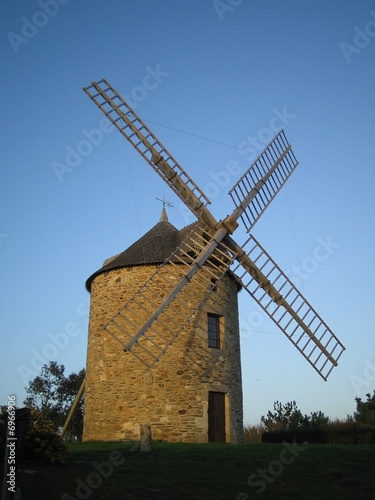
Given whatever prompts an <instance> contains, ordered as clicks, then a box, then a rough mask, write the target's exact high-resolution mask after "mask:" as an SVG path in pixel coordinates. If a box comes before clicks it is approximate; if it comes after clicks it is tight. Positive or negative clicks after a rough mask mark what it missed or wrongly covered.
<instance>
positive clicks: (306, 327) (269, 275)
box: [233, 235, 345, 380]
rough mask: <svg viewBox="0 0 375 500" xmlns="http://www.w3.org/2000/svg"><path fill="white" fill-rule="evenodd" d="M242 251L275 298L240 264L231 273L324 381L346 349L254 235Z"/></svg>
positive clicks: (259, 280)
mask: <svg viewBox="0 0 375 500" xmlns="http://www.w3.org/2000/svg"><path fill="white" fill-rule="evenodd" d="M243 249H244V251H245V252H246V254H247V256H248V257H249V258H250V259H251V261H252V262H253V263H254V264H255V265H256V266H257V267H258V269H259V270H260V271H261V272H262V275H263V280H265V281H266V283H267V285H268V287H272V289H273V290H274V291H276V293H277V294H278V296H277V295H274V297H273V298H271V297H270V294H269V288H268V290H267V286H266V285H263V286H262V284H261V283H262V280H261V279H259V277H258V279H257V277H256V276H252V275H251V274H250V273H249V272H247V271H246V270H245V269H244V268H243V267H242V270H241V265H240V264H237V265H236V266H235V267H234V269H233V272H234V273H235V274H236V275H237V276H238V277H239V278H240V280H241V282H242V285H243V287H244V288H245V290H246V291H247V292H248V293H249V294H250V295H251V296H252V297H253V299H254V300H255V301H256V302H257V303H258V304H259V305H260V307H261V308H262V309H263V311H265V312H266V313H267V315H268V316H269V317H270V318H271V319H272V321H273V322H274V323H276V325H277V326H278V327H279V328H280V329H281V331H282V332H283V333H284V334H285V335H286V336H287V337H288V339H289V340H290V341H291V342H292V344H294V346H295V347H296V348H297V349H298V350H299V352H300V353H301V354H302V355H303V356H304V358H305V359H307V361H308V362H309V363H310V364H311V365H312V367H313V368H314V369H315V370H316V371H317V372H318V373H319V375H321V377H322V378H323V379H324V380H327V378H328V376H329V374H330V373H331V371H332V369H333V368H334V367H335V366H337V362H338V360H339V358H340V357H341V355H342V353H343V351H344V350H345V347H344V346H343V344H342V343H341V342H340V340H339V339H338V338H337V337H336V335H334V333H333V332H332V330H331V329H330V328H329V327H328V326H327V324H326V323H325V322H324V321H323V320H322V319H321V317H320V316H319V315H318V313H317V312H316V311H315V310H314V309H313V308H312V306H311V305H310V304H309V303H308V301H307V300H306V299H305V298H304V297H303V296H302V295H301V293H300V292H299V291H298V290H297V288H296V287H295V286H294V284H293V283H292V282H291V280H290V279H289V278H288V277H287V276H286V274H285V273H284V272H283V271H282V270H281V269H280V267H279V266H278V265H277V264H276V262H275V261H274V260H273V259H272V258H271V257H270V256H269V254H268V253H267V252H266V251H265V250H264V248H263V247H262V246H261V245H260V244H259V243H258V242H257V240H256V239H255V238H254V236H252V235H251V236H250V237H249V238H248V240H247V241H246V242H245V244H244V245H243Z"/></svg>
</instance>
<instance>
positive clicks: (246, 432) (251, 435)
mask: <svg viewBox="0 0 375 500" xmlns="http://www.w3.org/2000/svg"><path fill="white" fill-rule="evenodd" d="M263 432H264V427H263V425H261V424H258V425H245V427H244V429H243V440H244V443H253V444H255V443H261V442H262V433H263Z"/></svg>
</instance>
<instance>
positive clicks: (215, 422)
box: [208, 392, 225, 443]
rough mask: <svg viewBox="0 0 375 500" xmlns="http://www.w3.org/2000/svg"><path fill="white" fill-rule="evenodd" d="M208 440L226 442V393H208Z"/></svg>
mask: <svg viewBox="0 0 375 500" xmlns="http://www.w3.org/2000/svg"><path fill="white" fill-rule="evenodd" d="M208 441H209V442H210V443H212V442H225V394H224V393H223V392H209V393H208Z"/></svg>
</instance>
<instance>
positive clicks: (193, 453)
mask: <svg viewBox="0 0 375 500" xmlns="http://www.w3.org/2000/svg"><path fill="white" fill-rule="evenodd" d="M69 451H70V454H71V458H72V461H71V463H70V464H68V465H64V466H52V465H42V464H35V463H32V462H26V461H23V462H22V463H21V466H20V468H21V469H22V470H21V472H20V474H19V477H18V486H20V487H21V490H22V500H32V499H33V500H55V499H62V500H72V499H88V498H90V499H92V500H94V499H104V498H105V499H114V500H117V499H142V500H147V499H159V500H170V499H178V500H183V499H194V500H200V499H234V500H249V499H260V500H263V499H264V500H265V499H276V500H278V499H288V500H290V499H298V500H301V499H317V500H324V499H340V500H341V499H351V500H353V499H356V500H357V499H373V498H375V446H374V445H298V446H297V445H291V444H289V445H286V444H246V445H230V444H219V443H218V444H216V443H212V444H183V443H178V444H168V443H162V442H157V443H153V448H152V451H151V452H150V453H144V452H143V453H142V452H140V451H139V450H138V447H137V445H134V444H132V443H100V442H99V443H98V442H96V443H81V444H71V445H69Z"/></svg>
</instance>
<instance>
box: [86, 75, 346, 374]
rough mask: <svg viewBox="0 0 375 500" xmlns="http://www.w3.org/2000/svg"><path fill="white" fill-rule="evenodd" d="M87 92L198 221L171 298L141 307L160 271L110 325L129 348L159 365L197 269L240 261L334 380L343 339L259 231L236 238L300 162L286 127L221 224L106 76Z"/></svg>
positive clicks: (286, 329)
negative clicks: (172, 311) (172, 316)
mask: <svg viewBox="0 0 375 500" xmlns="http://www.w3.org/2000/svg"><path fill="white" fill-rule="evenodd" d="M84 91H85V92H86V94H87V95H88V96H89V97H90V98H91V99H92V100H93V101H94V103H95V104H96V105H97V106H98V107H99V109H100V110H101V111H102V112H103V113H104V114H105V116H106V117H107V118H108V119H109V120H110V121H111V122H112V123H113V125H114V126H115V127H116V128H117V129H118V131H119V132H120V133H121V134H122V135H123V136H124V137H125V138H126V139H127V140H128V141H129V142H130V143H131V144H132V146H133V147H134V148H135V149H136V150H137V151H138V152H139V154H140V155H141V156H142V157H143V158H144V159H145V160H146V161H147V162H148V163H149V165H150V166H151V167H152V168H153V169H154V170H155V171H156V172H157V173H158V174H159V175H160V177H161V178H162V179H163V180H164V181H165V182H166V183H167V184H168V186H169V187H170V188H171V189H172V190H173V191H174V193H175V194H176V195H177V196H178V197H179V198H180V199H181V201H183V203H185V205H186V206H187V207H188V208H189V209H190V210H191V211H192V212H193V214H194V215H195V216H196V218H197V224H196V225H195V227H194V229H193V230H192V232H191V234H190V235H189V236H188V238H187V239H186V241H185V242H183V244H182V245H181V246H180V247H179V248H178V249H177V250H176V251H175V253H174V255H172V256H171V257H170V258H169V259H168V260H167V262H168V263H172V262H174V261H176V260H178V259H182V260H183V261H184V262H185V263H186V262H189V264H190V267H189V269H188V271H187V272H186V273H185V274H184V276H183V277H182V278H181V279H180V280H179V281H178V283H177V284H175V280H168V279H166V278H163V280H164V286H165V288H166V289H168V291H169V293H168V295H167V297H165V298H164V299H163V300H160V297H159V296H158V295H157V294H155V300H154V302H153V303H152V304H147V306H145V305H142V307H140V305H141V304H142V297H143V295H142V294H143V290H144V289H146V288H147V289H152V286H153V283H155V282H156V281H157V280H159V279H160V276H161V273H160V272H158V271H157V272H156V273H155V274H154V275H153V276H152V277H151V278H150V280H149V281H148V282H147V283H145V284H144V286H143V287H142V288H141V289H140V290H139V291H138V293H137V294H135V295H134V296H133V297H132V298H131V299H130V300H128V301H127V302H126V303H125V304H124V305H123V308H122V309H120V310H119V311H118V312H117V313H116V315H114V316H113V317H112V318H111V319H110V321H109V322H108V323H107V324H105V325H103V328H104V329H106V330H107V331H108V332H109V333H110V334H111V335H113V336H114V337H115V338H116V339H117V340H118V341H119V342H120V343H121V344H122V345H123V348H124V350H125V351H129V352H131V353H133V354H134V355H135V356H136V357H138V358H139V359H140V361H141V362H143V363H144V364H146V365H148V366H153V365H154V364H155V362H157V361H158V360H159V359H160V357H161V356H162V354H163V352H164V351H165V350H166V349H167V348H168V347H169V346H170V345H171V343H172V342H173V340H174V338H175V337H176V336H177V335H178V334H179V332H180V330H181V329H182V328H183V326H184V324H185V323H186V322H188V321H189V319H190V317H191V315H192V311H189V309H188V308H186V307H185V309H184V313H183V314H182V318H181V320H182V321H181V323H179V327H178V328H176V329H173V331H168V330H166V328H165V326H166V322H163V319H164V318H165V317H167V316H168V310H169V308H171V307H174V303H175V302H178V303H179V304H180V305H181V306H182V307H183V306H184V301H183V298H181V297H183V289H184V286H185V285H186V283H188V282H189V281H191V280H194V277H195V275H197V274H204V275H206V276H207V278H208V279H211V278H213V279H214V280H219V279H220V278H221V277H222V275H223V273H225V272H226V271H227V270H228V269H229V268H230V267H231V266H232V265H234V266H235V267H234V268H232V270H233V271H234V272H235V273H236V274H237V276H239V278H240V279H241V282H242V285H243V287H244V288H245V290H246V291H247V292H248V293H249V294H250V295H251V296H252V297H253V299H254V300H255V301H256V302H257V303H258V304H259V305H260V306H261V308H262V309H263V310H264V311H265V312H266V313H267V314H268V316H269V317H270V318H271V319H272V320H273V321H274V322H275V323H276V324H277V326H278V327H279V328H280V329H281V330H282V332H283V333H284V334H285V335H286V336H287V337H288V339H289V340H290V341H291V342H292V343H293V345H294V346H295V347H296V348H297V349H298V350H299V351H300V353H301V354H302V355H303V356H304V357H305V358H306V360H307V361H308V362H309V363H310V364H311V365H312V366H313V368H314V369H315V370H316V371H317V372H318V373H319V375H320V376H321V377H322V378H323V379H324V380H326V379H327V377H328V376H329V374H330V372H331V371H332V369H333V367H335V366H337V362H338V359H339V358H340V356H341V354H342V352H343V351H344V349H345V348H344V346H343V344H342V343H341V342H340V340H339V339H338V338H337V337H336V336H335V335H334V333H333V332H332V331H331V330H330V328H329V327H328V326H327V325H326V323H325V322H324V321H323V320H322V319H321V318H320V316H319V315H318V314H317V312H316V311H315V310H314V309H313V308H312V306H311V305H310V304H309V303H308V302H307V300H306V299H305V298H304V297H303V296H302V295H301V293H300V292H299V291H298V290H297V288H296V287H295V286H294V285H293V283H292V282H291V281H290V280H289V278H288V277H287V276H286V274H285V273H284V272H283V271H282V270H281V269H280V268H279V266H278V265H277V264H276V262H275V261H274V260H273V259H272V258H271V257H270V255H269V254H268V253H267V252H266V251H265V250H264V249H263V247H262V246H261V245H260V244H259V243H258V242H257V241H256V239H255V238H254V236H252V235H250V237H249V238H248V240H247V241H246V242H245V243H244V244H242V245H240V244H238V243H237V242H236V241H235V240H234V239H233V238H232V236H231V235H232V233H233V232H234V231H235V229H236V228H237V227H238V220H239V219H240V220H241V221H242V222H243V224H244V225H245V227H246V229H247V231H248V232H250V231H251V229H252V227H253V225H254V224H255V222H256V221H257V220H258V219H259V217H260V216H261V215H262V213H263V212H264V211H265V209H266V208H267V207H268V205H269V204H270V202H271V201H272V200H273V198H274V197H275V196H276V194H277V193H278V192H279V190H280V189H281V187H282V186H283V184H284V183H285V182H286V180H287V179H288V178H289V176H290V174H291V173H292V172H293V170H294V169H295V168H296V167H297V165H298V162H297V160H296V158H295V156H294V154H293V152H292V148H291V146H290V144H289V143H288V141H287V139H286V136H285V133H284V131H280V132H279V133H278V134H277V135H276V137H275V138H274V139H273V140H272V141H271V142H270V144H269V145H268V146H267V147H266V148H265V149H264V151H263V152H262V153H261V154H260V155H259V157H258V158H257V159H256V161H255V162H254V163H253V164H252V165H251V166H250V168H249V169H248V170H247V172H245V174H244V175H243V176H242V177H241V178H240V179H239V181H238V182H237V183H236V184H235V185H234V186H233V188H232V189H231V190H230V191H229V194H230V196H231V198H232V200H233V202H234V205H235V209H234V210H233V212H232V214H230V215H228V216H227V217H226V218H225V219H223V220H220V221H217V220H216V219H215V217H214V216H213V215H212V214H211V212H210V211H209V210H208V208H207V205H208V204H209V203H210V201H209V200H208V198H207V196H206V195H205V194H204V193H203V191H202V190H201V189H200V188H199V187H198V186H197V184H196V183H195V182H194V181H193V180H192V179H191V178H190V176H189V175H188V174H187V173H186V172H185V170H183V168H182V167H181V166H180V165H179V164H178V163H177V161H176V160H175V159H174V158H173V156H172V155H171V154H170V153H169V152H168V151H167V149H166V148H165V147H164V146H163V145H162V144H161V143H160V141H159V140H158V139H157V138H156V137H155V135H154V134H153V133H152V132H151V131H150V130H149V128H148V127H147V125H146V124H145V123H144V122H143V121H142V120H141V119H140V118H139V117H138V116H137V115H136V113H135V112H134V111H133V110H132V109H131V107H130V106H129V105H128V104H127V103H126V102H125V101H124V100H123V98H122V97H121V96H120V95H119V94H118V93H117V92H116V91H115V89H114V88H113V87H112V86H111V85H110V84H109V83H108V82H107V81H106V80H105V79H103V80H101V81H99V82H93V83H92V84H91V86H89V87H87V88H84ZM162 267H163V266H162ZM142 309H143V312H142V314H139V310H142ZM124 310H126V311H127V314H126V315H125V314H123V311H124ZM129 312H130V317H131V319H129ZM150 332H152V334H150Z"/></svg>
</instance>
